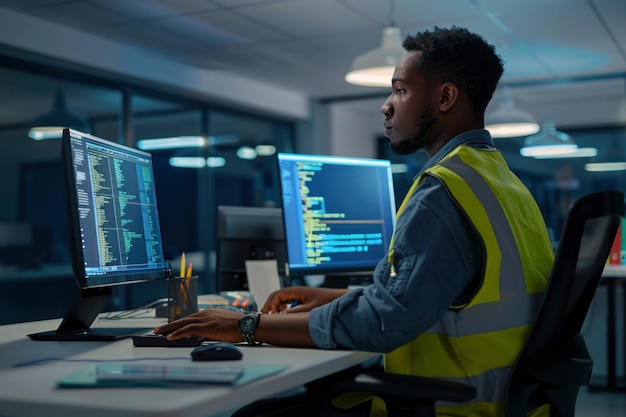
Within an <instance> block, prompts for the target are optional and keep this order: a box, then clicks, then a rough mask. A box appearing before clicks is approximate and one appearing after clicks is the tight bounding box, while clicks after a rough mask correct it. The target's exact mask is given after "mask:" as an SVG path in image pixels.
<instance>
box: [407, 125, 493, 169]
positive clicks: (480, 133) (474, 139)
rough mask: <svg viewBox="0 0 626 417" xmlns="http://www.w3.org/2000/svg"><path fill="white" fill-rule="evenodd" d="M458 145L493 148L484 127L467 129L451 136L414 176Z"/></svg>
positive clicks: (436, 162)
mask: <svg viewBox="0 0 626 417" xmlns="http://www.w3.org/2000/svg"><path fill="white" fill-rule="evenodd" d="M460 145H470V146H473V147H476V148H483V149H495V145H494V144H493V139H492V138H491V135H490V134H489V132H488V131H487V130H485V129H474V130H468V131H467V132H463V133H461V134H460V135H457V136H455V137H454V138H452V139H451V140H450V141H448V143H446V144H445V145H443V147H442V148H441V149H439V152H437V153H436V154H435V155H434V156H433V157H432V158H430V159H429V160H428V162H426V164H424V166H423V167H422V169H420V171H419V173H418V174H417V175H416V176H415V178H417V177H419V176H420V175H421V174H422V172H424V171H425V170H427V169H428V168H430V167H432V166H433V165H436V164H438V163H439V162H440V161H441V160H442V159H443V158H444V157H445V156H446V155H447V154H449V153H450V152H452V151H453V150H454V149H455V148H457V147H458V146H460Z"/></svg>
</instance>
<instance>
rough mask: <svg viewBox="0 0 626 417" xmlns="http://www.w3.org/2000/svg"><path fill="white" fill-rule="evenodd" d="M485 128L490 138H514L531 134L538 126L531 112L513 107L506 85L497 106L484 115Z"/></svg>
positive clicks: (511, 97) (535, 131) (537, 129)
mask: <svg viewBox="0 0 626 417" xmlns="http://www.w3.org/2000/svg"><path fill="white" fill-rule="evenodd" d="M485 129H487V130H488V131H489V133H490V134H491V137H492V138H515V137H519V136H527V135H533V134H535V133H537V132H539V129H540V126H539V123H537V120H536V119H535V118H534V117H533V115H532V114H530V113H528V112H526V111H524V110H521V109H518V108H516V107H515V104H514V103H513V96H512V95H511V90H510V89H509V88H508V87H506V88H504V89H503V91H502V97H501V100H500V103H499V104H498V106H497V107H496V108H495V109H494V110H493V111H491V112H488V113H487V114H486V115H485Z"/></svg>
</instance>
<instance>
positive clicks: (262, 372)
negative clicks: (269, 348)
mask: <svg viewBox="0 0 626 417" xmlns="http://www.w3.org/2000/svg"><path fill="white" fill-rule="evenodd" d="M107 364H111V365H119V364H120V363H119V362H110V363H108V362H107ZM98 365H100V366H101V365H104V363H102V364H98ZM98 365H88V366H85V367H83V368H81V369H79V370H78V371H76V372H73V373H71V374H69V375H66V376H64V377H63V378H61V379H59V380H58V381H57V386H58V387H60V388H77V387H92V388H106V387H109V388H111V387H161V388H162V387H167V388H172V387H180V386H183V385H184V386H185V387H189V385H194V384H181V383H176V382H173V383H172V382H163V381H154V382H146V381H106V380H98V377H97V367H98ZM229 368H232V366H230V365H229ZM242 368H243V375H242V376H241V377H240V378H239V379H237V381H236V382H235V383H234V384H232V385H233V386H239V385H243V384H247V383H249V382H252V381H255V380H257V379H260V378H265V377H268V376H270V375H274V374H277V373H279V372H282V371H284V370H285V369H287V368H289V365H242ZM195 385H196V386H199V387H200V386H204V387H206V386H207V385H206V384H195Z"/></svg>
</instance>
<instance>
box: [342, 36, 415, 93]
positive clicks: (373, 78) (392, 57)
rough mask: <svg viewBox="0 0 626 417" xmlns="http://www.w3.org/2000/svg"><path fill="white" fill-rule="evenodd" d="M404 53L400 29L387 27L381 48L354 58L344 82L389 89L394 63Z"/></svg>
mask: <svg viewBox="0 0 626 417" xmlns="http://www.w3.org/2000/svg"><path fill="white" fill-rule="evenodd" d="M405 52H406V51H405V50H404V48H403V47H402V40H401V38H400V29H399V28H397V27H387V28H385V29H384V30H383V40H382V43H381V46H380V47H379V48H376V49H373V50H371V51H369V52H366V53H364V54H362V55H359V56H358V57H356V59H355V60H354V62H353V63H352V67H351V70H350V72H349V73H347V74H346V76H345V80H346V81H347V82H349V83H350V84H355V85H360V86H367V87H390V86H391V78H392V76H393V71H394V69H395V66H396V63H397V62H398V60H399V59H400V57H401V56H402V55H403V54H404V53H405Z"/></svg>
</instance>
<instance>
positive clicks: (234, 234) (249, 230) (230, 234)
mask: <svg viewBox="0 0 626 417" xmlns="http://www.w3.org/2000/svg"><path fill="white" fill-rule="evenodd" d="M263 259H276V262H277V266H278V274H279V276H281V277H282V278H283V279H284V275H285V262H286V261H287V254H286V249H285V237H284V232H283V215H282V210H281V209H279V208H274V207H243V206H218V207H217V241H216V270H217V274H216V282H215V287H216V290H217V291H218V292H220V291H248V290H249V288H248V279H247V275H246V261H247V260H263Z"/></svg>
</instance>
